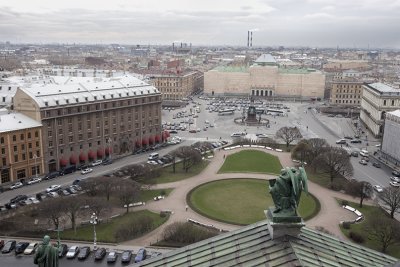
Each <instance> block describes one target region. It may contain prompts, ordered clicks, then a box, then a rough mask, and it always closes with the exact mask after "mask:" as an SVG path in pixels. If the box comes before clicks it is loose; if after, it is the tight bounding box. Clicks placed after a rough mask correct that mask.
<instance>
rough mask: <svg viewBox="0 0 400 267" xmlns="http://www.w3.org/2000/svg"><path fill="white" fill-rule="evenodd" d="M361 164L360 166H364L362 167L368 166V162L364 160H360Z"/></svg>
mask: <svg viewBox="0 0 400 267" xmlns="http://www.w3.org/2000/svg"><path fill="white" fill-rule="evenodd" d="M359 163H360V164H362V165H368V162H367V161H365V160H363V159H362V160H360V161H359Z"/></svg>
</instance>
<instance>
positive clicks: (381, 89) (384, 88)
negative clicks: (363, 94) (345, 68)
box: [366, 83, 400, 94]
mask: <svg viewBox="0 0 400 267" xmlns="http://www.w3.org/2000/svg"><path fill="white" fill-rule="evenodd" d="M366 86H367V87H369V88H371V89H373V90H374V91H376V92H378V93H380V94H385V93H397V94H398V93H400V90H399V89H396V88H393V87H391V86H389V85H387V84H384V83H370V84H368V85H366Z"/></svg>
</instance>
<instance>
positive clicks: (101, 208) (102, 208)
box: [84, 197, 111, 218]
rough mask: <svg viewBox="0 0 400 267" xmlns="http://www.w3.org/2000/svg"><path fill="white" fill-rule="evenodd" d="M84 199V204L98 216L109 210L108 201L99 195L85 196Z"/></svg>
mask: <svg viewBox="0 0 400 267" xmlns="http://www.w3.org/2000/svg"><path fill="white" fill-rule="evenodd" d="M84 201H85V205H87V206H88V207H89V211H90V213H96V215H97V217H98V218H100V217H101V216H102V215H103V214H104V213H106V212H108V211H110V210H111V205H110V203H108V202H104V201H103V200H102V199H100V198H99V197H86V198H85V200H84Z"/></svg>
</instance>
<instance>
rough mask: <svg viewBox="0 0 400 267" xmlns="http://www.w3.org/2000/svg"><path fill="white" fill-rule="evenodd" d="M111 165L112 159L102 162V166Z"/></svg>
mask: <svg viewBox="0 0 400 267" xmlns="http://www.w3.org/2000/svg"><path fill="white" fill-rule="evenodd" d="M112 163H113V161H112V159H105V160H103V163H102V164H103V165H110V164H112Z"/></svg>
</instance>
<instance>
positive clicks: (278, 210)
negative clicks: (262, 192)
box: [269, 167, 308, 219]
mask: <svg viewBox="0 0 400 267" xmlns="http://www.w3.org/2000/svg"><path fill="white" fill-rule="evenodd" d="M303 190H304V191H305V192H306V193H308V187H307V174H306V172H305V170H304V168H303V167H299V169H296V168H289V167H286V168H284V169H282V170H281V174H280V175H279V177H278V178H277V179H273V180H270V181H269V192H270V193H271V195H272V199H273V201H274V204H275V209H273V210H272V214H273V216H274V217H281V218H282V219H283V218H289V217H298V214H297V207H298V205H299V202H300V196H301V192H302V191H303Z"/></svg>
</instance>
